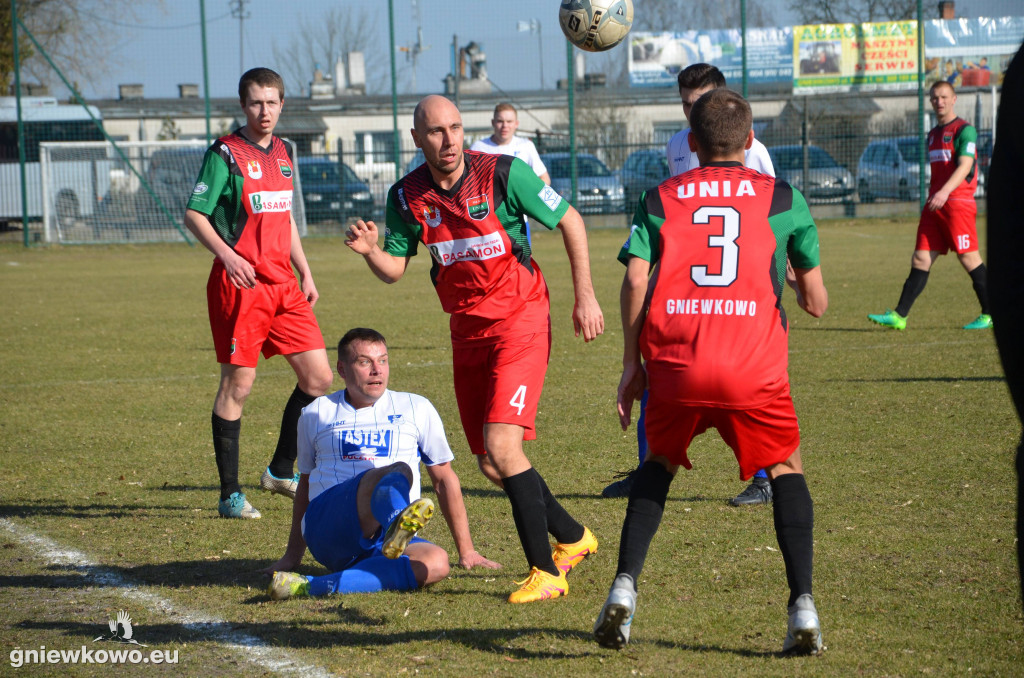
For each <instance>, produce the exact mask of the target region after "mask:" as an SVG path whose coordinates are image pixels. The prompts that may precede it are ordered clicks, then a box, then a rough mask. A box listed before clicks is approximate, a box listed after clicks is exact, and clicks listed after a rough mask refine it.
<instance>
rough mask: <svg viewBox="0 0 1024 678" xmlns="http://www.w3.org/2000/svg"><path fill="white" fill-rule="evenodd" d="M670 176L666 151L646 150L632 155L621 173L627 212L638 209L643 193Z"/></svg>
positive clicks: (624, 164) (659, 149)
mask: <svg viewBox="0 0 1024 678" xmlns="http://www.w3.org/2000/svg"><path fill="white" fill-rule="evenodd" d="M669 176H671V172H669V169H668V158H666V157H665V150H664V149H661V148H657V149H656V148H645V149H642V150H639V151H633V152H632V153H630V154H629V157H628V158H626V162H625V163H623V165H622V170H621V171H620V172H619V178H620V179H622V188H623V189H624V190H625V192H626V212H627V213H629V212H631V211H633V210H634V209H636V203H637V202H638V201H639V200H640V194H641V193H643V192H644V191H646V190H647V189H649V188H654V187H655V186H657V185H658V184H660V183H661V182H663V181H665V179H668V178H669Z"/></svg>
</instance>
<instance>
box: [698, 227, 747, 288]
mask: <svg viewBox="0 0 1024 678" xmlns="http://www.w3.org/2000/svg"><path fill="white" fill-rule="evenodd" d="M712 218H718V219H721V221H722V234H721V235H709V236H708V247H717V248H720V249H721V250H722V265H721V268H720V269H719V270H721V273H719V274H717V275H714V274H709V273H708V267H707V266H691V267H690V280H692V281H693V282H694V284H696V285H697V286H698V287H728V286H729V285H731V284H733V283H734V282H736V275H737V271H738V268H739V262H740V248H739V245H737V244H736V240H737V239H738V238H739V237H740V213H739V212H737V211H736V209H735V208H732V207H701V208H700V209H699V210H697V211H696V212H694V213H693V223H694V224H709V223H711V219H712Z"/></svg>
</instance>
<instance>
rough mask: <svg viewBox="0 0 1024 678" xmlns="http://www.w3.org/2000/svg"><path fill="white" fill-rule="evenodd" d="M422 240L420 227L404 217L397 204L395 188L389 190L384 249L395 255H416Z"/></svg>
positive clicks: (385, 217)
mask: <svg viewBox="0 0 1024 678" xmlns="http://www.w3.org/2000/svg"><path fill="white" fill-rule="evenodd" d="M419 242H420V229H419V228H417V227H415V226H413V225H412V224H408V223H406V222H405V220H404V219H402V215H401V213H400V212H399V211H398V208H397V207H396V206H395V199H394V190H393V189H392V190H391V191H389V192H388V204H387V209H386V211H385V216H384V251H385V252H387V253H388V254H390V255H391V256H393V257H414V256H416V248H417V247H418V246H419Z"/></svg>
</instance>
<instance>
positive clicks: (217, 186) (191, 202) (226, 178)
mask: <svg viewBox="0 0 1024 678" xmlns="http://www.w3.org/2000/svg"><path fill="white" fill-rule="evenodd" d="M230 183H231V174H230V171H229V170H228V164H227V163H226V162H224V158H222V157H220V154H219V153H217V152H216V151H214V150H213V148H210V149H208V150H207V151H206V155H205V156H203V166H202V167H200V168H199V178H198V179H196V184H195V187H194V188H193V189H192V195H191V196H190V197H189V199H188V205H187V207H188V209H190V210H195V211H196V212H202V213H203V214H205V215H206V216H211V215H212V214H213V210H214V209H215V208H216V207H217V203H218V202H219V201H220V199H221V196H224V195H227V196H228V197H229V199H230V198H231V197H232V196H231V191H230V190H229V187H230Z"/></svg>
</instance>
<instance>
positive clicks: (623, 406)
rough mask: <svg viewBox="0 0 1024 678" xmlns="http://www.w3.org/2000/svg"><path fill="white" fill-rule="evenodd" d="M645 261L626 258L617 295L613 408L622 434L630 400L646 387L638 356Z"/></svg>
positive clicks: (647, 264) (646, 271) (630, 410)
mask: <svg viewBox="0 0 1024 678" xmlns="http://www.w3.org/2000/svg"><path fill="white" fill-rule="evenodd" d="M650 272H651V264H650V262H649V261H646V260H644V259H641V258H639V257H630V258H629V263H627V264H626V274H625V276H623V278H622V289H621V290H620V292H619V307H620V311H621V313H622V378H621V379H619V389H618V392H617V394H616V399H615V400H616V409H617V410H618V413H619V425H621V426H622V430H623V431H625V430H626V429H627V428H629V422H630V419H631V417H632V413H633V401H635V400H639V399H640V396H641V395H643V392H644V388H646V386H647V375H646V373H645V372H644V367H643V357H642V356H641V355H640V330H642V329H643V326H644V319H645V318H646V316H647V312H646V308H647V293H648V286H649V279H648V274H649V273H650Z"/></svg>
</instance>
